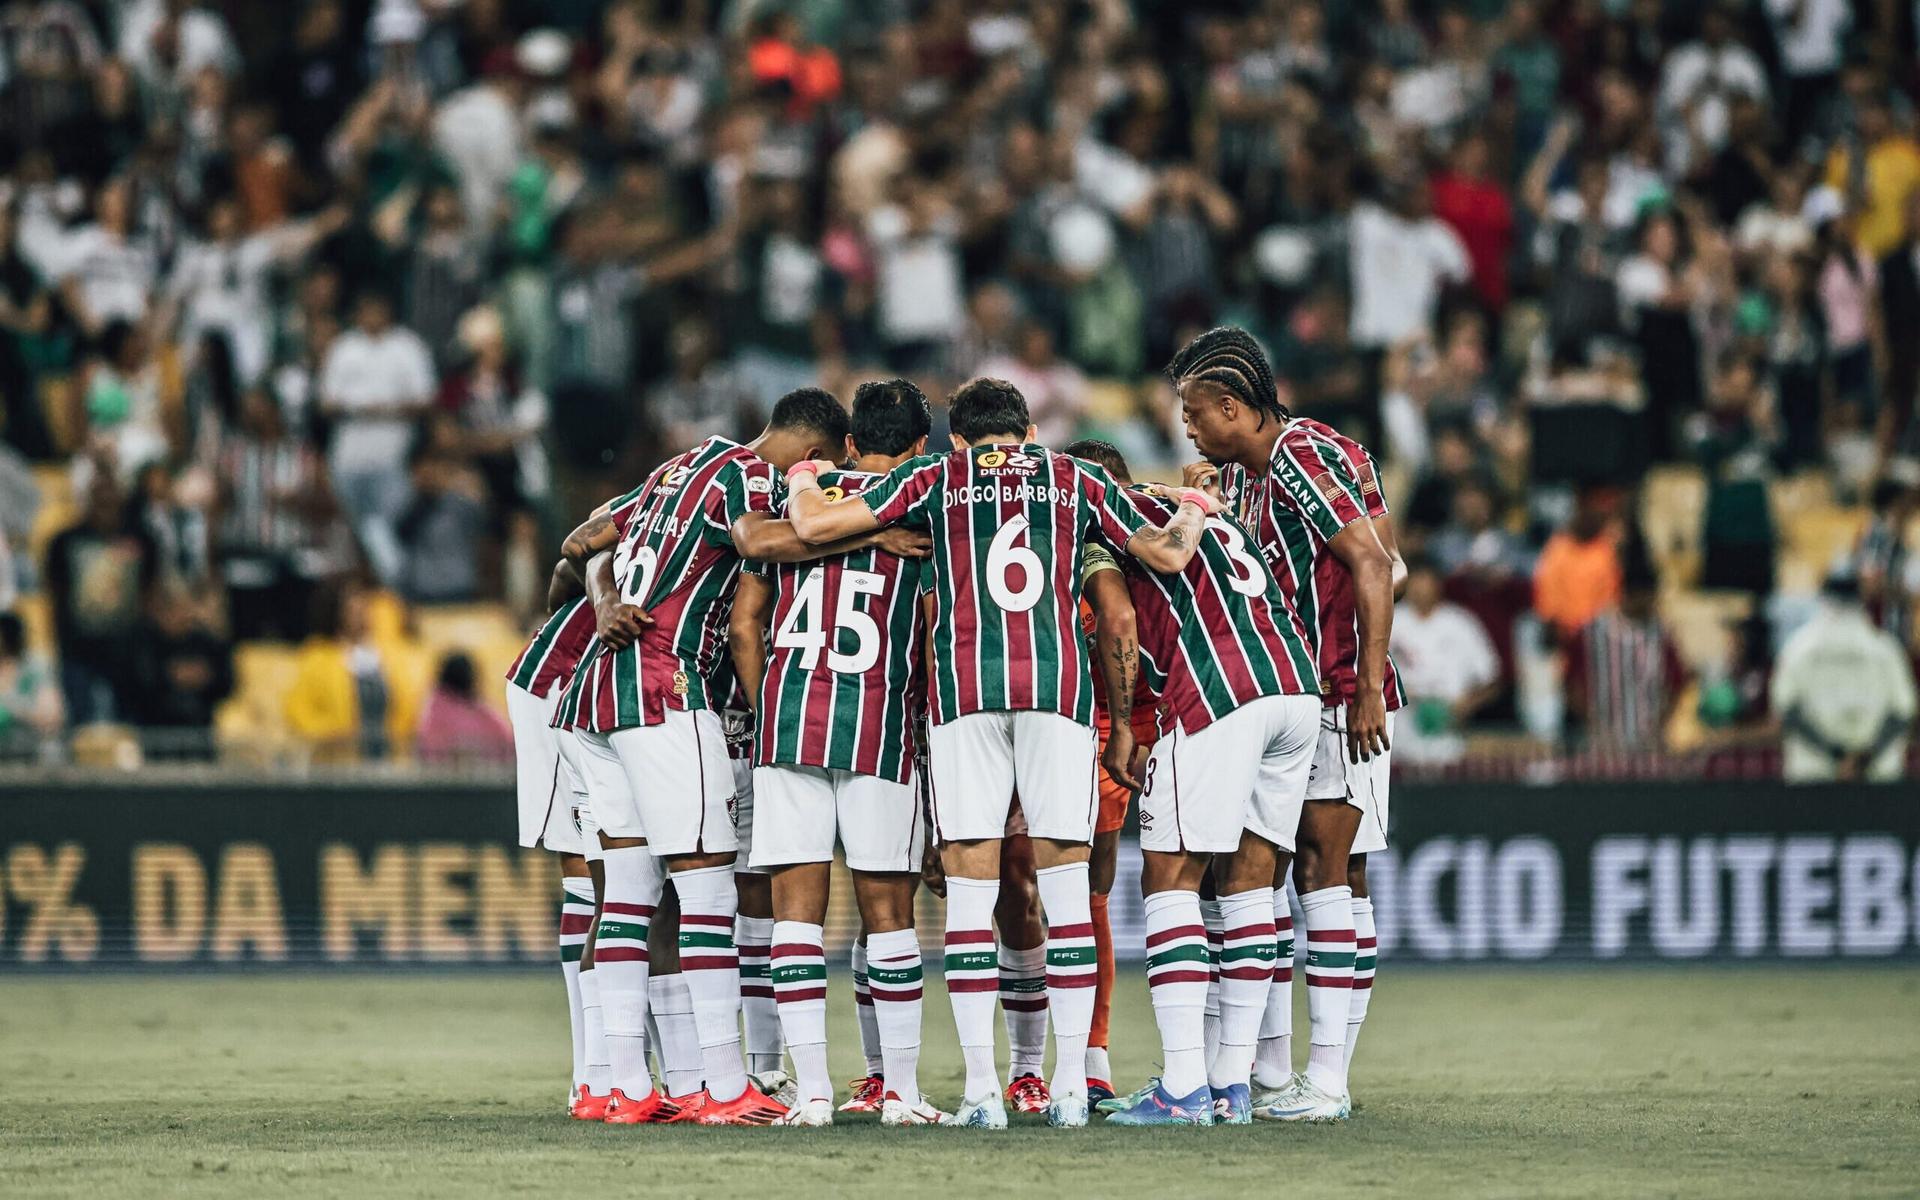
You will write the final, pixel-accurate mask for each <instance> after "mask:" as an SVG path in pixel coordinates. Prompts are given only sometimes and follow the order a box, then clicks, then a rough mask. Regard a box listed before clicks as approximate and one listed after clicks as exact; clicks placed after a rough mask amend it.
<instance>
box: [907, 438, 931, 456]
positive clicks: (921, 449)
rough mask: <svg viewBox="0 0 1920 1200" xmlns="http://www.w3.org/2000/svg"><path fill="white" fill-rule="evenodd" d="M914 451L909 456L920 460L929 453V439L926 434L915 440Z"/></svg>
mask: <svg viewBox="0 0 1920 1200" xmlns="http://www.w3.org/2000/svg"><path fill="white" fill-rule="evenodd" d="M912 450H913V452H912V454H910V455H909V457H911V458H919V457H920V456H921V455H922V454H925V453H926V452H927V438H926V435H925V434H922V435H921V436H919V437H917V438H915V439H914V442H913V447H912Z"/></svg>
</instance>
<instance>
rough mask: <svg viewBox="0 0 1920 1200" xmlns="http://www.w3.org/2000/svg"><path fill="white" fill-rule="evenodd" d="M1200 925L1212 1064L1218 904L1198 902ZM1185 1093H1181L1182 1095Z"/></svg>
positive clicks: (1216, 1044) (1216, 1043) (1216, 1033)
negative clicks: (1204, 951) (1204, 934)
mask: <svg viewBox="0 0 1920 1200" xmlns="http://www.w3.org/2000/svg"><path fill="white" fill-rule="evenodd" d="M1200 923H1201V925H1202V926H1203V927H1204V928H1205V929H1206V931H1207V1003H1206V1010H1205V1011H1206V1018H1205V1022H1204V1026H1203V1027H1204V1029H1205V1031H1206V1050H1207V1062H1208V1063H1209V1064H1211V1063H1212V1062H1213V1056H1214V1054H1215V1053H1216V1052H1218V1051H1219V1049H1220V930H1221V926H1220V902H1219V901H1218V900H1202V901H1201V902H1200ZM1184 1094H1185V1093H1182V1095H1184Z"/></svg>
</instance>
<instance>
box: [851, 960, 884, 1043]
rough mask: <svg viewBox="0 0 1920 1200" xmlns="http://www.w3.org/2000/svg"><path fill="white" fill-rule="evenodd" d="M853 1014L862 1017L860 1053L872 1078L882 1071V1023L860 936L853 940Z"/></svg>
mask: <svg viewBox="0 0 1920 1200" xmlns="http://www.w3.org/2000/svg"><path fill="white" fill-rule="evenodd" d="M853 1015H854V1016H856V1017H858V1018H859V1019H860V1053H861V1054H863V1055H865V1056H866V1059H867V1075H868V1077H869V1078H871V1077H872V1076H875V1075H878V1074H880V1071H881V1067H880V1025H879V1018H878V1015H877V1014H876V1013H875V1012H874V1011H873V993H872V991H870V990H869V989H868V985H867V944H866V942H864V941H862V940H860V939H859V938H855V939H854V942H853Z"/></svg>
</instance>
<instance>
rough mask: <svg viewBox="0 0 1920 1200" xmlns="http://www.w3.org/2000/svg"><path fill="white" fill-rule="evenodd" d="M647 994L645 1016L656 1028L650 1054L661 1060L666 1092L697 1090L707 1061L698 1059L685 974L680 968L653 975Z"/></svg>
mask: <svg viewBox="0 0 1920 1200" xmlns="http://www.w3.org/2000/svg"><path fill="white" fill-rule="evenodd" d="M647 993H648V994H647V999H648V1004H647V1015H648V1016H649V1017H650V1018H651V1019H652V1021H653V1025H654V1028H655V1029H657V1030H658V1031H659V1038H658V1040H657V1041H656V1042H655V1044H654V1047H653V1053H654V1057H655V1058H658V1059H659V1060H660V1077H661V1078H662V1079H663V1080H665V1081H666V1085H667V1094H668V1095H670V1096H685V1095H687V1094H688V1093H690V1092H697V1091H699V1090H700V1077H701V1075H702V1074H704V1073H705V1071H706V1064H705V1063H703V1062H702V1061H701V1059H700V1031H699V1030H698V1029H696V1028H695V1027H694V1024H693V993H692V992H689V991H688V990H687V977H686V976H685V975H684V974H682V973H681V972H679V971H675V972H674V973H673V974H671V975H655V976H654V977H653V978H652V979H650V980H648V981H647Z"/></svg>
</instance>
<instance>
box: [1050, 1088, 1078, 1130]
mask: <svg viewBox="0 0 1920 1200" xmlns="http://www.w3.org/2000/svg"><path fill="white" fill-rule="evenodd" d="M1047 1124H1048V1125H1050V1126H1052V1127H1053V1128H1055V1129H1085V1128H1086V1126H1087V1098H1086V1097H1085V1096H1082V1095H1079V1094H1078V1093H1075V1092H1068V1093H1067V1094H1066V1095H1064V1096H1055V1097H1054V1098H1053V1099H1051V1100H1049V1101H1047Z"/></svg>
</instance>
